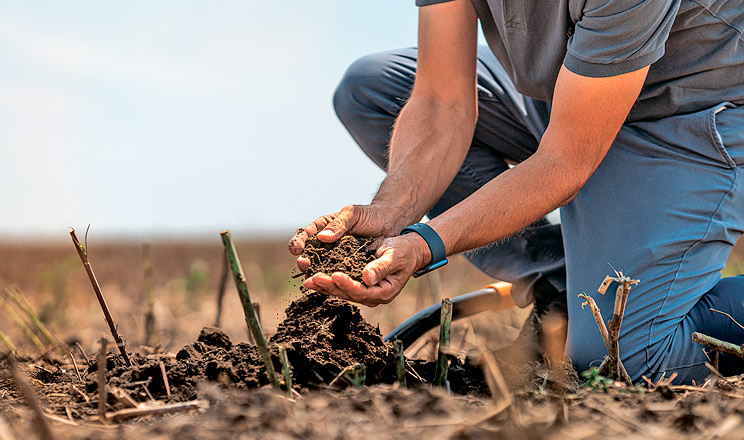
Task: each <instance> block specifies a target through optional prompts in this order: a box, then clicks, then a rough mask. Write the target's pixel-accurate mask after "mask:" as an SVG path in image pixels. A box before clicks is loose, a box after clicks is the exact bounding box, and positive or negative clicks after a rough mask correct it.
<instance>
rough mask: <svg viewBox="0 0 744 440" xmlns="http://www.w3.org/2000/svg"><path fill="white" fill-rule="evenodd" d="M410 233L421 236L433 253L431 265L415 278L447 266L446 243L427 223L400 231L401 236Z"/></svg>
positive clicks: (418, 272) (419, 272)
mask: <svg viewBox="0 0 744 440" xmlns="http://www.w3.org/2000/svg"><path fill="white" fill-rule="evenodd" d="M410 232H415V233H417V234H418V235H420V236H421V238H423V239H424V241H425V242H426V244H427V245H429V250H430V251H431V263H429V264H428V265H427V266H426V267H424V268H423V269H420V270H418V271H417V272H416V273H415V274H413V276H414V277H419V276H421V275H423V274H425V273H428V272H431V271H432V270H434V269H438V268H440V267H442V266H444V265H445V264H447V251H446V250H445V248H444V242H443V241H442V239H441V238H440V237H439V234H437V233H436V231H434V229H432V227H431V226H429V225H427V224H426V223H414V224H412V225H411V226H407V227H405V228H403V230H402V231H400V235H404V234H408V233H410Z"/></svg>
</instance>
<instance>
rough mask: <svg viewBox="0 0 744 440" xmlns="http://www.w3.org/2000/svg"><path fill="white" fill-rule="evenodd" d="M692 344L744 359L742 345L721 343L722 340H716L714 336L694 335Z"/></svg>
mask: <svg viewBox="0 0 744 440" xmlns="http://www.w3.org/2000/svg"><path fill="white" fill-rule="evenodd" d="M692 342H694V343H696V344H702V345H705V346H706V347H708V348H711V349H713V350H717V351H720V352H722V353H726V354H730V355H733V356H736V357H739V358H742V359H744V351H743V350H742V348H741V346H740V345H736V344H732V343H730V342H726V341H721V340H720V339H716V338H714V337H712V336H708V335H705V334H703V333H698V332H695V333H693V334H692Z"/></svg>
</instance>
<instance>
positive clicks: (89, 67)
mask: <svg viewBox="0 0 744 440" xmlns="http://www.w3.org/2000/svg"><path fill="white" fill-rule="evenodd" d="M416 18H417V10H416V7H415V6H414V1H413V0H404V1H401V0H376V1H368V2H362V1H348V0H347V1H340V0H338V1H331V0H328V1H316V2H268V1H260V2H259V1H255V0H250V1H220V2H203V1H199V2H195V1H183V0H182V1H178V2H176V1H157V2H152V1H131V0H129V1H127V2H95V1H87V2H82V1H66V2H57V1H36V2H2V3H0V210H2V213H3V214H2V215H0V237H2V238H21V239H24V238H52V237H59V236H62V237H64V236H65V234H66V233H67V227H68V226H75V227H77V228H84V227H85V226H86V225H87V224H88V223H91V224H92V229H91V233H96V235H99V236H102V235H106V236H116V235H120V236H126V237H133V238H137V237H151V236H161V235H166V236H178V237H189V236H191V237H199V238H201V237H205V236H206V237H210V236H212V235H213V234H216V233H217V232H218V231H219V230H220V229H222V228H230V229H233V230H234V231H244V232H245V233H246V234H247V233H257V234H259V233H260V234H285V233H291V232H292V231H293V230H294V229H295V228H297V227H299V226H303V225H304V224H306V223H307V222H309V221H311V220H312V219H314V218H315V217H317V216H319V215H322V214H325V213H328V212H332V211H334V210H337V209H339V208H340V207H342V206H343V205H345V204H349V203H365V202H368V201H369V200H370V198H371V196H372V194H373V193H374V191H375V189H376V187H377V185H378V184H379V182H380V180H381V179H382V176H383V175H382V173H381V172H380V171H379V170H377V169H376V168H375V166H374V165H373V164H372V162H370V161H369V160H368V159H367V158H366V157H365V156H364V155H363V154H362V153H361V152H360V151H359V150H358V149H357V148H356V146H355V145H354V143H353V141H352V140H351V138H350V137H349V136H348V134H347V133H346V131H345V130H344V129H343V127H342V126H341V125H340V123H339V122H338V121H337V120H336V118H335V115H334V113H333V109H332V107H331V95H332V92H333V89H334V87H335V85H336V83H337V82H338V80H339V78H340V77H341V75H342V74H343V71H344V69H345V68H346V66H347V65H348V64H349V63H351V62H352V61H353V60H354V59H355V58H357V57H359V56H361V55H363V54H365V53H369V52H375V51H380V50H385V49H389V48H390V49H391V48H396V47H404V46H411V45H415V44H416ZM339 164H343V165H344V166H345V168H340V167H339V166H338V165H339ZM326 171H327V172H328V174H329V176H327V177H323V178H321V179H317V180H315V181H313V179H312V178H311V177H308V176H307V173H310V174H311V175H313V176H318V175H321V173H323V172H326ZM330 175H333V176H335V178H337V179H338V182H340V183H341V184H340V185H337V186H335V187H330V185H329V179H330V178H331V177H330Z"/></svg>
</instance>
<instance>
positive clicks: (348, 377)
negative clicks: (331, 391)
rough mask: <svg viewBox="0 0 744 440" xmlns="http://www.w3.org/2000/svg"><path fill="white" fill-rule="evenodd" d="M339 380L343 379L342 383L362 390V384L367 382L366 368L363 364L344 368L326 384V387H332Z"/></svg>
mask: <svg viewBox="0 0 744 440" xmlns="http://www.w3.org/2000/svg"><path fill="white" fill-rule="evenodd" d="M339 379H343V380H344V382H346V383H348V384H350V385H353V386H356V387H358V388H363V387H364V383H365V382H366V380H367V366H366V365H364V364H354V365H349V366H347V367H345V368H344V369H343V370H341V372H340V373H338V375H337V376H336V377H334V378H333V380H332V381H331V382H330V383H329V384H328V387H329V388H330V387H332V386H333V385H334V384H335V383H336V382H337V381H338V380H339Z"/></svg>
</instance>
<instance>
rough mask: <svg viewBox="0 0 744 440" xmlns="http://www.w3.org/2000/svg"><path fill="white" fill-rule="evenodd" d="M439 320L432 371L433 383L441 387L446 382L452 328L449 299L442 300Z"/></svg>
mask: <svg viewBox="0 0 744 440" xmlns="http://www.w3.org/2000/svg"><path fill="white" fill-rule="evenodd" d="M439 322H440V323H439V350H438V351H439V352H438V354H437V364H436V369H435V371H434V385H436V386H440V387H443V386H445V385H446V384H447V370H449V359H447V353H446V350H447V349H448V348H449V346H450V333H451V330H452V301H450V300H449V299H443V300H442V312H441V318H440V321H439Z"/></svg>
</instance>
